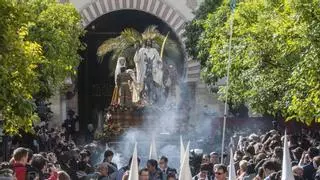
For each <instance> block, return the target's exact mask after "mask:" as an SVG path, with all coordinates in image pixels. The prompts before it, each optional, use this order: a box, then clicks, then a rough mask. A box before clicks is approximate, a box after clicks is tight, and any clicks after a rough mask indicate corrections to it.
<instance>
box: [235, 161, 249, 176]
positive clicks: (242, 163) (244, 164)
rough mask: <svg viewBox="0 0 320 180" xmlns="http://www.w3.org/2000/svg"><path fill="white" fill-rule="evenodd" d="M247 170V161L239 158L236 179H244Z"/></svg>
mask: <svg viewBox="0 0 320 180" xmlns="http://www.w3.org/2000/svg"><path fill="white" fill-rule="evenodd" d="M247 170H248V161H246V160H241V161H240V163H239V170H238V172H237V180H242V179H244V177H246V176H247Z"/></svg>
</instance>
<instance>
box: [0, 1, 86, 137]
mask: <svg viewBox="0 0 320 180" xmlns="http://www.w3.org/2000/svg"><path fill="white" fill-rule="evenodd" d="M0 17H1V19H2V20H1V22H0V34H1V36H0V86H1V89H0V112H1V114H2V115H3V118H4V120H5V121H4V122H5V131H6V132H7V133H17V132H18V131H19V129H22V130H24V131H31V130H32V124H33V121H35V120H37V119H38V116H37V114H36V113H35V103H34V101H35V96H36V95H37V94H39V92H41V91H45V92H52V91H53V90H54V89H56V88H59V87H61V84H62V83H61V82H62V81H63V80H64V79H65V78H66V76H70V75H72V74H74V72H75V71H74V68H75V67H76V66H77V65H78V62H79V55H78V52H77V51H78V50H79V48H81V47H82V46H81V43H80V40H79V36H80V35H81V34H82V33H83V30H82V28H81V27H80V24H79V23H80V16H79V14H78V13H77V11H76V9H75V8H73V7H72V6H71V5H62V4H58V3H56V2H55V1H54V0H52V1H49V0H47V1H42V0H30V1H11V0H0ZM44 81H46V82H45V83H43V82H44ZM44 89H45V90H44ZM50 94H51V93H47V94H46V95H45V98H49V97H50Z"/></svg>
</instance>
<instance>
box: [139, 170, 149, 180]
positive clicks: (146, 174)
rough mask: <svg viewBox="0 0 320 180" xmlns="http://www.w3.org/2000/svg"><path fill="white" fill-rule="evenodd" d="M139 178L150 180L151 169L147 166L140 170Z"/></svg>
mask: <svg viewBox="0 0 320 180" xmlns="http://www.w3.org/2000/svg"><path fill="white" fill-rule="evenodd" d="M139 180H149V171H148V169H147V168H143V169H141V170H140V171H139Z"/></svg>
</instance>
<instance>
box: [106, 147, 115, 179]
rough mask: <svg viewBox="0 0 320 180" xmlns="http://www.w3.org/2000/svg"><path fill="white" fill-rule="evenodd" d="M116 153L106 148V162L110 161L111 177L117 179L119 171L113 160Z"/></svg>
mask: <svg viewBox="0 0 320 180" xmlns="http://www.w3.org/2000/svg"><path fill="white" fill-rule="evenodd" d="M113 155H114V153H113V152H112V151H111V150H106V152H105V153H104V159H103V162H104V163H108V166H109V170H108V175H109V176H110V177H111V179H115V178H116V176H117V172H118V167H117V165H116V164H115V163H113V162H111V161H112V158H113Z"/></svg>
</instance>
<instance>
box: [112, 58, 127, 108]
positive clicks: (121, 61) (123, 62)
mask: <svg viewBox="0 0 320 180" xmlns="http://www.w3.org/2000/svg"><path fill="white" fill-rule="evenodd" d="M122 67H126V59H125V58H124V57H119V58H118V60H117V65H116V69H115V71H114V83H115V88H114V89H113V94H112V100H111V104H119V84H118V82H117V80H118V75H119V74H120V73H121V68H122Z"/></svg>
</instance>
